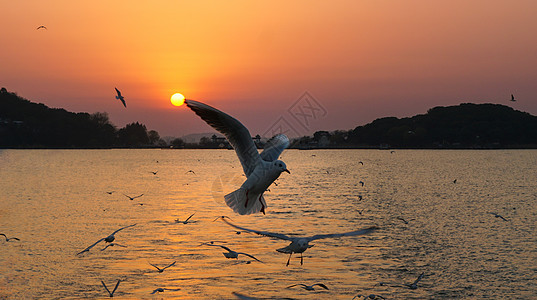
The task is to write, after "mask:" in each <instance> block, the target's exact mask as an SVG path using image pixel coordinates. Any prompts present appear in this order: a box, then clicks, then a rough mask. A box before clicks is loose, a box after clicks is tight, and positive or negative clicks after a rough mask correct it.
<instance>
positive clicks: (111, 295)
mask: <svg viewBox="0 0 537 300" xmlns="http://www.w3.org/2000/svg"><path fill="white" fill-rule="evenodd" d="M120 282H121V280H120V279H118V280H117V283H116V287H114V290H113V291H112V292H110V290H109V289H108V288H107V287H106V284H104V281H102V280H101V283H102V284H103V286H104V288H105V289H106V291H107V292H108V294H109V295H110V298H113V297H114V293H115V292H116V290H117V287H118V286H119V283H120Z"/></svg>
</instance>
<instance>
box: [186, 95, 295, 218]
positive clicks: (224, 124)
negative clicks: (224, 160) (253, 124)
mask: <svg viewBox="0 0 537 300" xmlns="http://www.w3.org/2000/svg"><path fill="white" fill-rule="evenodd" d="M185 103H186V105H187V106H188V107H189V108H190V109H192V110H193V111H194V112H195V113H196V114H197V115H198V116H199V117H201V118H202V119H203V120H204V121H205V122H207V124H209V125H210V126H212V127H213V128H214V129H216V130H218V131H219V132H220V133H222V134H223V135H224V136H225V137H226V138H227V140H228V141H229V143H230V144H231V145H232V146H233V148H234V149H235V152H236V154H237V156H238V157H239V161H240V162H241V165H242V169H243V171H244V174H245V175H246V181H245V182H244V183H243V184H242V185H241V187H240V188H239V189H237V190H235V191H234V192H231V193H229V194H227V195H225V196H224V199H225V201H226V204H227V205H228V206H229V207H230V208H231V209H233V211H234V212H236V213H238V214H240V215H249V214H253V213H258V212H262V213H263V214H265V208H266V207H267V203H266V202H265V198H264V197H263V193H264V192H265V191H266V190H267V188H268V187H269V186H270V185H271V184H272V183H273V182H274V180H276V179H277V178H278V177H279V176H280V174H281V173H282V172H287V173H291V172H289V170H287V166H286V165H285V163H284V162H283V161H281V160H278V157H279V156H280V154H281V153H282V152H283V150H285V148H287V147H288V146H289V138H288V137H287V136H286V135H284V134H279V135H276V136H274V137H272V138H271V139H270V140H269V141H268V142H267V144H266V145H265V149H264V150H263V152H261V154H259V152H258V151H257V147H256V146H255V144H254V142H253V140H252V136H251V135H250V132H249V131H248V129H246V127H244V125H242V124H241V122H239V121H238V120H237V119H235V118H233V117H231V116H230V115H228V114H226V113H224V112H222V111H219V110H218V109H216V108H214V107H211V106H209V105H206V104H203V103H201V102H197V101H193V100H185Z"/></svg>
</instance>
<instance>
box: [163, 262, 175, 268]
mask: <svg viewBox="0 0 537 300" xmlns="http://www.w3.org/2000/svg"><path fill="white" fill-rule="evenodd" d="M175 263H176V262H175V261H174V262H172V263H171V264H169V265H167V266H165V267H164V268H162V270H166V269H167V268H169V267H171V266H173V265H175Z"/></svg>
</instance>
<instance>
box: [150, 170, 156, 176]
mask: <svg viewBox="0 0 537 300" xmlns="http://www.w3.org/2000/svg"><path fill="white" fill-rule="evenodd" d="M149 173H153V175H157V173H158V171H155V172H153V171H150V172H149Z"/></svg>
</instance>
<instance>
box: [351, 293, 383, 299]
mask: <svg viewBox="0 0 537 300" xmlns="http://www.w3.org/2000/svg"><path fill="white" fill-rule="evenodd" d="M362 297H364V300H366V299H369V300H376V299H386V298H384V297H382V296H380V295H375V294H370V295H361V294H360V295H356V296H354V297H352V300H354V299H360V298H362Z"/></svg>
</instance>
